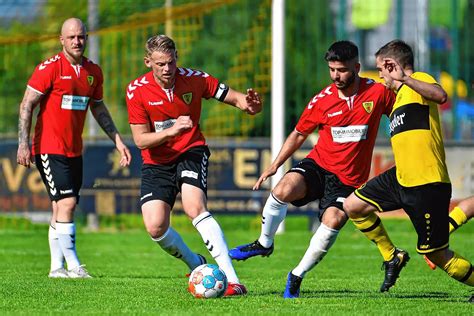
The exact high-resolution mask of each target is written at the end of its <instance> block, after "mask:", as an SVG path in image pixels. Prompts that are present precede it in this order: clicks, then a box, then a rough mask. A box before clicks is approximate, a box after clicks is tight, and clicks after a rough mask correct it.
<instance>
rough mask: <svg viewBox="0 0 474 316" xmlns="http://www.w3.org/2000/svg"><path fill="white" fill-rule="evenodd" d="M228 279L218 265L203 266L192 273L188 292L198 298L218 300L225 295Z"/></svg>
mask: <svg viewBox="0 0 474 316" xmlns="http://www.w3.org/2000/svg"><path fill="white" fill-rule="evenodd" d="M226 289H227V277H226V275H225V273H224V271H222V270H221V269H220V268H219V267H218V266H217V265H215V264H209V263H206V264H202V265H200V266H198V267H197V268H196V269H194V270H193V272H191V275H190V276H189V283H188V291H189V292H190V293H191V294H192V295H193V296H194V297H197V298H216V297H221V296H223V295H224V293H225V290H226Z"/></svg>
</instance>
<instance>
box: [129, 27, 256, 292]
mask: <svg viewBox="0 0 474 316" xmlns="http://www.w3.org/2000/svg"><path fill="white" fill-rule="evenodd" d="M145 47H146V55H145V58H144V60H145V65H146V66H147V67H148V68H151V71H150V72H148V73H146V74H144V75H142V76H140V77H138V78H137V79H135V80H133V81H132V82H130V84H129V85H128V87H127V93H126V100H127V106H128V114H129V123H130V128H131V130H132V135H133V139H134V141H135V144H136V145H137V147H138V148H140V149H141V153H142V159H143V166H142V184H141V197H140V204H141V210H142V214H143V220H144V223H145V227H146V230H147V231H148V233H149V235H150V236H151V238H152V240H153V241H155V242H157V243H158V244H159V245H160V247H161V248H162V249H163V250H165V251H166V252H167V253H169V254H170V255H172V256H174V257H176V258H178V259H180V260H182V261H183V262H184V263H186V265H187V266H188V267H189V269H190V270H193V269H194V268H195V267H197V266H199V265H201V264H203V263H205V262H206V261H205V258H204V257H203V256H201V255H199V254H196V253H194V252H192V251H191V250H190V249H189V248H188V246H187V245H186V244H185V243H184V241H183V240H182V238H181V236H180V235H179V234H178V232H176V231H175V230H174V229H173V228H172V227H171V226H170V213H171V209H172V208H173V205H174V203H175V200H176V195H177V194H178V192H181V197H182V204H183V209H184V212H185V213H186V215H187V216H188V217H189V218H190V219H191V220H192V223H193V225H194V226H195V227H196V229H197V230H198V232H199V234H200V235H201V237H202V239H203V241H204V242H205V244H206V247H207V249H208V250H209V253H210V254H211V255H212V257H213V258H214V259H215V260H216V262H217V264H218V265H219V267H220V268H221V269H222V270H223V271H224V272H225V274H226V276H227V279H228V281H229V286H228V288H227V290H226V293H225V295H226V296H230V295H242V294H245V293H246V292H247V290H246V288H245V286H244V285H242V284H240V281H239V279H238V277H237V275H236V273H235V270H234V267H233V266H232V261H231V259H230V258H229V255H228V248H227V244H226V241H225V239H224V234H223V232H222V230H221V228H220V226H219V224H218V223H217V222H216V220H215V219H214V218H213V217H212V215H211V214H210V213H209V211H208V209H207V170H208V162H209V156H210V152H209V149H208V147H207V145H206V141H205V139H204V136H203V135H202V133H201V131H200V129H199V119H200V116H201V100H202V99H203V98H205V99H209V98H215V99H217V100H219V101H221V102H224V103H226V104H229V105H232V106H235V107H237V108H239V109H241V110H242V111H245V112H246V113H248V114H251V115H254V114H257V113H259V112H260V111H261V109H262V102H261V100H260V97H259V95H258V94H257V93H256V92H255V91H253V90H252V89H248V90H247V94H242V93H240V92H237V91H234V90H233V89H231V88H229V87H228V86H227V85H225V84H224V83H219V81H218V80H217V79H216V78H214V77H213V76H211V75H209V74H207V73H205V72H203V71H199V70H193V69H189V68H178V67H177V65H176V62H177V57H178V56H177V51H176V47H175V43H174V42H173V40H172V39H170V38H169V37H167V36H165V35H157V36H153V37H151V38H150V39H148V41H147V43H146V46H145Z"/></svg>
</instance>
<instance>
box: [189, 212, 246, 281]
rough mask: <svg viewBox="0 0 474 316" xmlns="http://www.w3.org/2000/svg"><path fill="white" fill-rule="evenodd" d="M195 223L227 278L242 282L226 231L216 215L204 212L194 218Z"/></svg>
mask: <svg viewBox="0 0 474 316" xmlns="http://www.w3.org/2000/svg"><path fill="white" fill-rule="evenodd" d="M193 225H194V227H196V229H197V230H198V232H199V234H201V237H202V240H203V241H204V243H205V244H206V247H207V250H209V253H210V254H211V256H212V257H213V258H214V260H216V262H217V265H218V266H219V267H220V268H221V269H222V270H223V271H224V273H225V275H226V276H227V280H228V281H229V282H231V283H240V281H239V278H238V277H237V274H236V273H235V270H234V266H233V265H232V261H231V260H230V257H229V249H228V248H227V243H226V242H225V239H224V233H223V232H222V229H221V227H220V226H219V224H218V223H217V221H216V220H215V219H214V217H212V215H211V214H210V213H209V212H204V213H202V214H200V215H199V216H198V217H196V218H195V219H194V220H193Z"/></svg>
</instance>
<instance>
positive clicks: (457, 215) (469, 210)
mask: <svg viewBox="0 0 474 316" xmlns="http://www.w3.org/2000/svg"><path fill="white" fill-rule="evenodd" d="M473 216H474V196H471V197H468V198H466V199H464V200H462V201H461V202H459V203H458V205H456V206H455V207H454V209H453V210H452V211H451V212H450V213H449V233H450V234H451V233H453V232H454V231H456V230H457V229H458V228H459V227H460V226H462V225H464V224H465V223H467V222H468V221H469V220H470V219H471V218H472V217H473ZM423 258H424V259H425V261H426V264H427V265H428V266H429V267H430V268H431V269H432V270H435V269H436V264H435V263H434V262H432V261H431V260H430V259H429V258H428V257H427V256H426V255H423Z"/></svg>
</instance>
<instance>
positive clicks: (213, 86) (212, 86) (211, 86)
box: [202, 75, 219, 99]
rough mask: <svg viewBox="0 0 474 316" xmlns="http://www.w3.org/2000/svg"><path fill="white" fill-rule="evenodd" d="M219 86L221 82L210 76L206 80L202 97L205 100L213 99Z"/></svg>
mask: <svg viewBox="0 0 474 316" xmlns="http://www.w3.org/2000/svg"><path fill="white" fill-rule="evenodd" d="M218 85H219V80H217V79H216V78H215V77H213V76H211V75H208V76H207V77H205V78H204V93H203V95H202V97H203V98H205V99H210V98H212V97H213V96H214V95H215V94H216V91H217V87H218Z"/></svg>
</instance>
